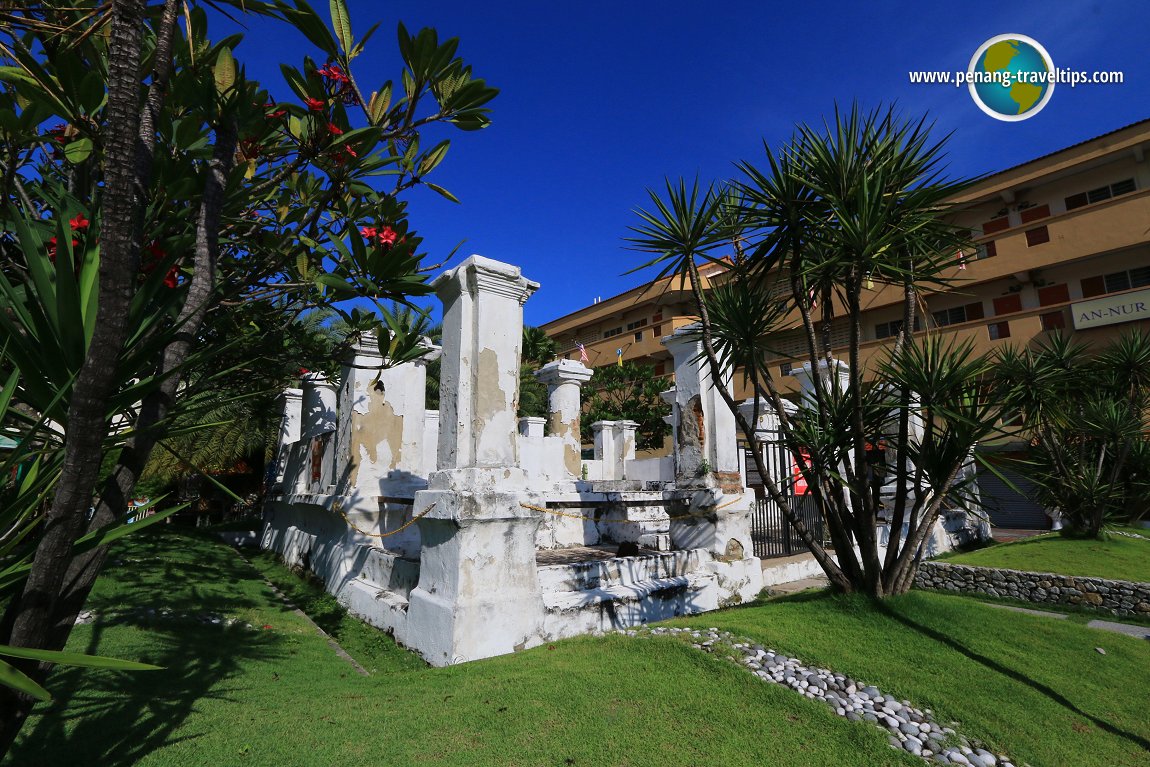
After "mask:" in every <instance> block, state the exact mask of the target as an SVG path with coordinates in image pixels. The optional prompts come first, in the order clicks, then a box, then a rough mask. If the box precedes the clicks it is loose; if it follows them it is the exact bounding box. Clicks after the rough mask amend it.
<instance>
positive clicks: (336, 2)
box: [331, 0, 355, 56]
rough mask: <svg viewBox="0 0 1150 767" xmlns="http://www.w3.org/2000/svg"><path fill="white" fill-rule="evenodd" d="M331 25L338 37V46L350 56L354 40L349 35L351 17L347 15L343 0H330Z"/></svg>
mask: <svg viewBox="0 0 1150 767" xmlns="http://www.w3.org/2000/svg"><path fill="white" fill-rule="evenodd" d="M331 25H332V27H334V28H335V34H336V37H338V38H339V47H341V48H343V52H344V53H346V54H348V55H349V56H350V55H351V52H352V48H353V47H354V45H355V40H354V39H353V38H352V36H351V17H350V16H348V13H347V3H346V2H345V0H331Z"/></svg>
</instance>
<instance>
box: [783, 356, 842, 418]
mask: <svg viewBox="0 0 1150 767" xmlns="http://www.w3.org/2000/svg"><path fill="white" fill-rule="evenodd" d="M817 369H818V374H819V378H821V380H822V382H823V386H824V387H826V388H828V389H831V390H833V391H840V392H841V391H846V388H847V380H848V379H849V377H850V366H849V365H847V363H845V362H843V361H842V360H831V361H830V362H829V363H828V362H827V361H826V360H825V359H820V360H819V362H818V368H817ZM813 370H814V368H812V367H811V363H809V362H804V363H803V364H802V365H800V366H799V367H797V368H795V369H794V370H792V371H791V375H792V376H794V377H795V378H797V379H799V386H800V387H802V389H801V392H800V394H799V401H800V402H802V404H803V406H804V407H815V403H816V402H817V400H816V399H815V386H816V383H815V374H814V373H813V372H812V371H813Z"/></svg>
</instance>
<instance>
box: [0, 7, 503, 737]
mask: <svg viewBox="0 0 1150 767" xmlns="http://www.w3.org/2000/svg"><path fill="white" fill-rule="evenodd" d="M202 5H211V6H213V7H216V8H221V7H225V6H230V8H229V9H228V10H229V12H232V13H243V14H249V15H251V16H254V17H256V18H259V19H260V23H261V24H281V25H287V26H290V27H294V28H295V29H296V30H298V31H300V32H302V33H303V35H304V36H305V37H306V38H307V39H308V40H309V41H310V42H311V43H312V44H313V45H314V46H315V48H316V50H317V51H318V60H313V59H312V58H310V57H307V58H304V60H303V62H302V65H301V66H298V67H294V66H287V65H285V66H283V67H282V71H283V75H284V79H285V82H286V89H285V90H286V92H289V93H290V94H291V95H290V97H288V98H286V99H284V100H277V99H275V98H272V97H271V96H270V94H269V91H268V90H267V89H266V88H265V87H263V86H262V85H261V84H260V83H258V82H255V81H254V80H252V79H250V78H249V77H247V75H246V73H245V70H244V67H243V65H242V63H241V62H240V60H239V59H237V57H236V53H235V51H236V50H237V49H238V48H239V47H240V44H241V36H239V35H233V36H231V37H228V38H225V39H223V40H219V41H216V42H212V41H211V40H210V39H209V37H208V31H207V27H208V15H207V13H206V12H205V10H204V8H203V7H202ZM330 16H331V18H330V24H329V23H328V22H327V21H326V20H324V19H322V18H321V17H320V16H319V15H318V14H317V13H316V12H315V10H313V9H312V8H311V6H309V5H308V4H307V3H306V2H303V0H297V2H295V3H293V4H288V3H285V2H261V1H260V0H254V1H253V0H219V2H205V3H203V4H201V3H196V2H178V1H177V0H161V1H160V2H154V3H148V2H146V0H112V1H111V2H110V3H104V4H101V3H96V2H52V1H49V2H42V3H35V4H29V5H24V6H21V7H18V8H16V7H12V6H8V7H6V8H5V9H4V10H2V11H0V19H2V20H3V22H4V24H3V27H2V31H0V84H2V88H0V221H2V224H3V226H2V227H0V229H2V230H3V231H4V232H5V234H3V235H0V275H2V277H3V279H2V280H0V291H2V294H3V299H4V302H5V311H4V312H3V313H2V316H0V323H2V324H3V328H4V332H5V341H6V343H7V345H6V347H5V354H4V355H3V356H2V357H0V359H2V360H3V367H2V370H0V373H2V375H0V377H2V378H3V379H4V380H11V381H13V382H14V383H13V385H12V387H11V389H5V393H6V394H5V396H9V392H10V398H11V403H6V404H10V405H11V406H9V407H7V408H6V409H5V413H6V418H5V421H4V424H3V426H4V430H5V432H6V433H8V434H15V435H17V436H18V437H20V445H21V449H28V448H29V446H30V445H32V443H33V442H35V451H39V452H38V454H37V459H38V460H40V461H41V464H42V465H44V466H48V465H51V466H52V467H53V471H52V472H51V473H45V472H44V471H41V472H40V473H39V474H38V476H39V477H41V478H45V481H47V483H48V484H47V485H43V486H41V485H39V484H37V485H36V486H35V487H30V488H29V492H20V493H18V494H17V496H16V498H17V500H18V501H19V503H20V504H21V509H22V511H21V512H20V513H18V514H14V515H10V516H6V517H4V520H5V521H6V522H9V523H10V524H12V525H14V526H19V527H12V528H10V529H7V530H5V531H0V533H3V535H4V539H5V540H8V539H10V538H13V537H19V539H20V540H21V541H22V542H23V544H22V546H21V547H20V548H18V549H13V550H12V551H11V556H14V557H17V560H16V561H15V564H16V565H19V566H18V567H17V568H16V570H8V571H6V572H9V573H14V575H13V576H12V578H11V579H9V580H6V581H5V582H4V583H5V584H6V586H7V587H8V589H9V592H10V593H11V596H10V598H8V599H7V605H6V608H7V609H6V611H5V613H4V616H3V619H2V620H0V644H9V645H14V646H19V647H24V648H41V649H44V648H48V649H53V648H59V647H62V646H63V644H64V642H65V640H66V639H67V637H68V634H69V631H70V629H71V626H72V624H73V622H74V618H75V616H76V614H77V613H78V611H79V610H80V608H81V607H82V605H83V602H84V600H85V598H86V597H87V594H88V591H89V590H90V588H91V585H92V583H93V581H94V580H95V577H96V574H97V573H98V571H99V569H100V566H101V564H102V562H103V558H104V553H105V550H106V547H104V546H98V545H96V546H90V547H88V548H85V549H84V550H83V551H80V550H78V549H77V547H76V543H77V541H78V540H80V539H81V537H82V536H84V535H85V534H86V533H88V534H97V535H99V534H103V533H101V531H104V532H106V531H107V530H108V529H110V527H109V526H111V525H113V524H115V521H116V520H117V519H121V518H122V517H123V515H124V513H125V507H126V501H127V499H128V498H130V497H131V496H132V494H133V488H134V486H135V483H136V481H137V480H138V478H139V477H140V474H141V472H142V470H143V469H144V466H145V465H146V464H147V462H148V460H149V457H150V455H151V453H152V451H153V449H154V448H155V446H156V444H157V442H158V441H159V440H161V439H163V438H164V437H166V436H171V434H172V429H173V424H174V423H177V422H178V419H177V416H178V415H179V410H180V407H181V401H182V400H183V399H184V398H183V396H182V395H183V394H184V393H186V392H187V389H186V388H181V386H182V382H184V381H187V380H188V379H187V376H186V372H187V371H188V370H189V369H192V368H193V367H194V368H195V369H196V370H197V375H196V377H195V381H194V385H195V386H198V387H200V388H201V389H202V388H203V387H206V386H210V385H211V381H212V377H213V376H214V375H221V376H222V375H228V374H231V375H234V374H235V373H236V369H237V366H239V367H240V368H242V365H243V364H247V363H245V362H243V361H242V360H243V355H237V354H236V351H237V348H240V347H243V346H244V345H247V346H248V348H253V349H254V348H257V347H258V346H259V344H260V342H261V338H262V336H263V334H264V333H263V328H261V326H260V323H259V321H258V319H253V320H252V322H251V323H250V325H243V327H245V328H247V330H245V331H244V332H241V333H238V334H232V335H231V336H230V337H228V338H227V339H226V340H222V336H224V335H227V334H225V333H223V331H222V329H223V328H226V327H228V326H229V322H230V320H231V319H234V316H235V314H236V313H237V312H239V311H240V309H241V308H242V307H247V306H251V305H253V304H254V303H256V302H273V303H275V304H276V305H277V306H279V307H292V306H299V307H315V306H325V307H331V308H333V309H334V310H336V311H337V312H339V313H340V314H341V315H342V317H343V319H344V320H345V322H346V323H347V324H348V326H349V327H350V328H352V329H353V330H369V329H373V330H375V331H376V335H377V337H378V338H379V340H380V346H381V351H383V352H384V353H385V354H386V355H387V356H388V357H390V358H391V359H392V360H393V361H397V362H398V361H403V360H405V359H408V358H410V357H412V356H414V355H416V354H419V353H420V350H419V346H418V342H419V339H418V337H417V334H416V333H414V332H407V330H410V328H407V327H405V325H404V323H403V322H402V321H400V318H397V317H396V315H395V314H394V313H389V312H388V311H387V310H386V306H380V302H391V301H398V302H400V303H403V302H405V301H407V300H408V298H409V297H411V296H418V295H423V294H427V293H428V292H429V288H428V286H427V284H426V275H425V272H426V270H427V267H425V266H424V254H423V252H422V251H421V244H422V240H421V238H420V237H419V236H418V234H417V233H416V231H415V229H414V228H413V227H412V226H411V225H410V223H409V222H408V220H407V215H406V210H405V205H404V202H403V200H402V199H401V197H402V195H403V194H404V193H405V192H407V191H408V190H411V189H412V188H414V187H416V186H426V187H428V188H430V189H432V190H433V191H435V192H438V193H440V194H443V195H445V196H447V197H449V198H451V195H450V193H449V192H448V191H447V190H445V189H443V188H442V187H439V186H437V185H435V184H433V183H430V182H429V181H428V180H427V178H428V177H429V176H431V174H433V173H434V171H435V170H436V168H437V167H438V166H439V165H440V163H441V162H442V161H443V160H444V157H445V156H446V154H447V151H448V148H449V143H448V140H447V139H442V140H438V141H431V140H428V137H429V132H433V131H434V130H435V129H436V128H437V127H439V126H442V127H452V126H453V127H455V128H458V129H461V130H474V129H478V128H482V127H484V126H486V125H487V124H488V117H487V113H488V109H487V107H486V106H485V105H486V104H487V103H488V102H489V101H490V100H491V99H492V98H494V96H495V95H496V93H497V92H496V91H495V90H494V89H493V88H491V87H489V86H487V85H486V84H485V83H484V81H483V80H480V79H477V78H475V77H473V75H472V72H471V68H470V67H469V66H467V65H466V64H464V62H463V61H462V60H461V59H460V58H459V57H458V56H457V55H456V52H457V48H458V42H457V41H456V40H440V39H439V37H438V35H437V34H436V33H435V32H434V31H433V30H428V29H425V30H422V31H420V32H419V33H418V34H414V35H413V34H410V33H408V31H407V30H406V29H405V28H404V27H403V25H402V24H401V25H399V28H398V33H397V42H398V47H399V51H400V54H401V56H402V58H403V69H402V71H401V72H400V73H399V75H398V77H396V79H395V80H394V81H387V82H382V83H380V82H378V81H375V82H373V83H372V85H373V87H374V90H368V89H366V88H364V87H363V86H362V84H361V80H360V79H359V78H358V74H357V73H356V71H355V60H356V59H357V58H358V57H359V56H360V55H361V53H362V52H363V51H364V49H365V45H366V44H367V42H368V39H369V38H370V37H371V36H372V34H373V33H374V32H375V27H373V28H371V29H370V30H368V31H367V32H366V33H365V34H364V35H363V36H362V37H358V38H357V37H356V36H355V35H354V34H353V27H352V23H351V20H350V17H349V14H348V11H347V7H346V4H345V2H344V0H330ZM377 26H378V25H377ZM451 199H454V198H451ZM351 299H359V303H358V304H356V305H355V306H353V307H351V308H349V307H348V305H347V304H346V303H345V302H347V301H350V300H351ZM365 302H366V303H369V304H370V303H375V304H376V306H377V307H378V311H379V315H380V316H382V317H383V323H382V324H380V323H379V322H378V320H377V319H376V316H377V315H375V314H373V313H372V312H370V311H365V310H364V309H363V308H359V307H360V306H361V305H362V304H363V303H365ZM251 316H253V317H256V318H258V314H257V315H251ZM231 324H232V325H233V326H234V325H235V323H231ZM222 350H227V351H228V352H229V354H230V355H231V356H230V357H229V358H230V359H233V360H234V359H236V358H237V356H238V357H239V358H240V360H241V362H237V363H235V364H234V365H233V364H228V365H227V366H226V368H225V369H220V368H219V366H220V365H221V360H222V359H224V357H223V356H221V352H222ZM252 358H253V359H258V358H259V355H252ZM283 383H286V380H285V381H284V382H283ZM201 399H202V398H201ZM30 423H40V424H41V428H39V430H34V429H32V428H31V427H30V426H29V424H30ZM45 424H46V425H48V426H49V427H50V428H49V429H48V430H47V432H45V430H44V428H43V426H44V425H45ZM105 461H107V462H108V463H107V464H105ZM102 465H105V466H107V465H110V466H111V470H110V471H108V472H104V473H102V472H101V466H102ZM17 489H20V488H17ZM92 508H94V516H90V514H89V510H90V509H92ZM4 564H5V565H12V564H13V560H6V561H5V563H4ZM25 565H26V566H25ZM21 670H22V672H23V673H25V674H26V675H27V676H28V677H29V678H31V679H33V680H34V681H37V682H39V681H40V680H42V679H43V678H44V674H45V673H46V668H45V667H42V666H37V665H36V664H35V663H34V662H31V661H25V662H23V663H22V665H21ZM31 702H32V700H31V698H30V697H28V696H26V695H15V694H11V693H9V692H8V691H7V688H3V687H0V711H3V719H2V720H0V727H2V729H0V750H2V749H3V748H6V747H7V746H8V745H9V744H10V743H11V741H12V738H14V737H15V734H16V732H17V731H18V730H19V728H20V726H21V724H22V722H23V721H24V718H25V717H26V716H27V713H28V711H29V709H30V706H31Z"/></svg>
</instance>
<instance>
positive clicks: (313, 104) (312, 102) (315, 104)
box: [303, 98, 327, 112]
mask: <svg viewBox="0 0 1150 767" xmlns="http://www.w3.org/2000/svg"><path fill="white" fill-rule="evenodd" d="M303 103H304V104H307V108H308V109H310V110H311V111H313V112H322V111H323V110H325V109H326V108H327V102H326V101H320V100H319V99H313V98H307V99H304V102H303Z"/></svg>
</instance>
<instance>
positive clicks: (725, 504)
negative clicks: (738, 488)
mask: <svg viewBox="0 0 1150 767" xmlns="http://www.w3.org/2000/svg"><path fill="white" fill-rule="evenodd" d="M744 495H746V493H739V497H738V498H736V499H735V500H733V501H727V502H726V503H724V504H723V505H722V506H716V507H715V511H719V510H720V509H725V508H727V507H728V506H734V505H735V504H736V503H738V502H739V501H741V500H743V496H744Z"/></svg>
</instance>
